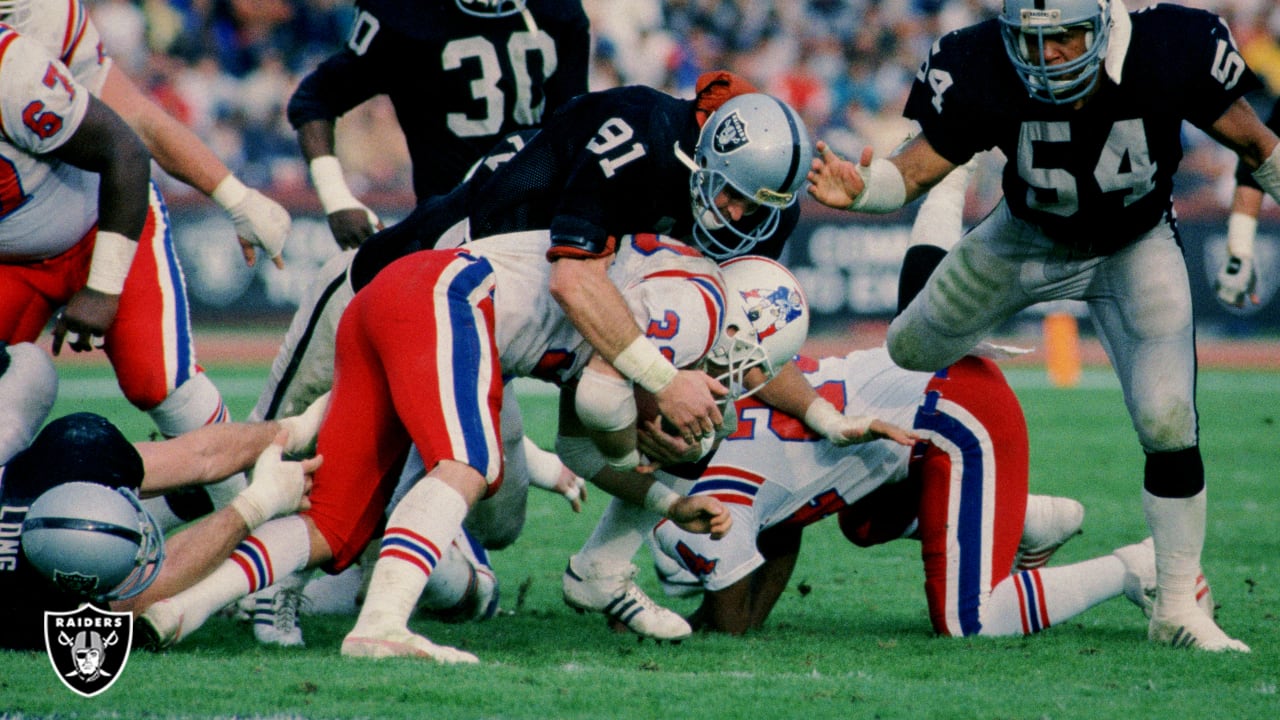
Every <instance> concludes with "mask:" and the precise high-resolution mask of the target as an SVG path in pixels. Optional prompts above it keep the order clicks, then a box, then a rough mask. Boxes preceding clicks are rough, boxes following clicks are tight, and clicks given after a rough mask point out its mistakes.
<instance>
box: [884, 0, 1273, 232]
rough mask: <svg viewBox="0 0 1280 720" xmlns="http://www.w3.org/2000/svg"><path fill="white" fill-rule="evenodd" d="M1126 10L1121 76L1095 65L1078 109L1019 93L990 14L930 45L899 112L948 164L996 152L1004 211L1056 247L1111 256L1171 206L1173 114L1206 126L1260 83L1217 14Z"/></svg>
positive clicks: (1176, 151)
mask: <svg viewBox="0 0 1280 720" xmlns="http://www.w3.org/2000/svg"><path fill="white" fill-rule="evenodd" d="M1129 17H1130V18H1131V19H1132V22H1133V25H1132V36H1131V39H1130V42H1129V47H1128V52H1127V54H1126V56H1125V60H1124V64H1123V72H1122V74H1121V81H1120V83H1119V84H1118V85H1117V84H1116V83H1114V82H1112V81H1111V80H1110V79H1109V78H1107V77H1106V76H1105V71H1100V72H1103V75H1104V77H1103V78H1102V79H1101V80H1100V82H1099V87H1098V89H1097V91H1096V92H1095V93H1094V94H1093V95H1092V96H1091V97H1089V98H1088V100H1087V101H1086V102H1085V104H1084V106H1083V107H1082V108H1080V109H1078V110H1073V109H1072V108H1071V106H1069V105H1067V106H1054V105H1051V104H1048V103H1045V102H1041V101H1038V100H1035V99H1033V98H1031V97H1029V95H1028V93H1027V90H1026V88H1025V86H1024V85H1023V84H1022V82H1021V81H1020V80H1019V79H1018V76H1017V74H1016V73H1015V72H1014V69H1013V65H1012V64H1011V63H1010V62H1009V60H1008V58H1007V56H1006V55H1005V50H1004V45H1003V42H1002V40H1001V37H1000V27H999V21H998V20H990V21H987V22H984V23H979V24H977V25H974V26H971V27H968V28H965V29H963V30H958V31H955V32H952V33H950V34H948V35H946V36H944V37H943V38H942V39H941V40H939V41H938V42H937V43H936V44H935V45H934V47H933V51H932V53H931V54H930V56H929V59H928V60H927V61H926V62H925V64H924V65H923V66H922V67H921V69H920V71H919V72H918V73H917V75H916V82H915V84H914V85H913V86H912V88H911V94H910V96H909V97H908V99H907V106H906V110H905V112H904V114H905V115H906V116H907V117H908V118H910V119H913V120H916V121H918V122H919V123H920V126H921V129H922V132H923V134H924V136H925V137H926V138H927V139H928V141H929V142H930V144H931V145H932V146H933V147H934V149H935V150H937V151H938V153H939V154H941V155H942V156H943V157H945V158H946V159H947V160H949V161H951V162H953V163H956V164H960V163H963V162H965V161H966V160H968V159H969V158H970V157H971V156H972V155H973V154H974V153H976V152H978V151H981V150H985V149H988V148H991V147H993V146H996V147H999V148H1000V149H1001V150H1002V151H1003V152H1004V154H1005V157H1006V158H1008V163H1007V164H1006V165H1005V169H1004V178H1003V188H1004V194H1005V200H1006V202H1007V203H1008V205H1009V209H1010V211H1011V212H1012V213H1013V214H1014V216H1016V217H1019V218H1022V219H1023V220H1026V221H1028V222H1031V223H1034V224H1036V225H1038V226H1039V227H1040V228H1042V229H1043V230H1044V232H1045V233H1046V234H1047V235H1048V236H1049V237H1051V238H1053V239H1054V240H1055V241H1056V242H1059V243H1062V244H1064V245H1069V246H1072V247H1074V248H1077V249H1080V250H1083V251H1085V252H1089V253H1093V254H1109V253H1111V252H1114V251H1116V250H1118V249H1119V248H1121V247H1124V246H1125V245H1126V244H1128V243H1130V242H1132V241H1134V240H1135V239H1136V238H1137V237H1138V236H1140V235H1141V234H1142V233H1144V232H1146V231H1147V230H1149V229H1151V228H1152V227H1153V226H1155V224H1156V223H1158V222H1159V221H1160V219H1161V218H1162V217H1163V216H1164V215H1165V214H1166V213H1167V212H1169V211H1170V208H1171V206H1172V193H1173V175H1174V172H1175V171H1176V170H1177V167H1178V162H1179V161H1180V160H1181V159H1182V142H1181V135H1180V134H1181V132H1182V122H1183V120H1186V121H1188V122H1190V123H1192V124H1193V125H1195V126H1197V127H1200V128H1208V127H1209V126H1210V125H1212V124H1213V122H1214V121H1216V120H1217V119H1218V118H1219V117H1220V116H1221V115H1222V113H1223V112H1225V111H1226V109H1227V108H1228V107H1229V106H1230V105H1231V103H1232V102H1234V101H1235V100H1236V99H1237V98H1239V97H1240V96H1241V95H1243V94H1245V93H1246V92H1249V91H1251V90H1254V89H1256V88H1257V87H1259V86H1260V84H1259V82H1258V80H1257V78H1256V77H1255V76H1254V74H1253V73H1252V72H1251V71H1250V70H1249V69H1248V67H1246V65H1245V63H1244V61H1243V60H1242V59H1241V57H1240V54H1239V53H1238V52H1237V50H1236V47H1235V43H1234V41H1233V40H1232V38H1231V33H1230V31H1229V30H1228V28H1227V26H1226V24H1225V23H1224V22H1223V21H1222V20H1221V19H1220V18H1218V17H1217V16H1216V15H1213V14H1211V13H1207V12H1204V11H1201V10H1192V9H1188V8H1183V7H1179V6H1174V5H1158V6H1156V7H1153V8H1150V9H1146V10H1141V11H1138V12H1134V13H1131V14H1130V15H1129ZM1111 41H1112V42H1113V43H1115V42H1117V41H1118V38H1117V36H1116V34H1115V33H1112V36H1111Z"/></svg>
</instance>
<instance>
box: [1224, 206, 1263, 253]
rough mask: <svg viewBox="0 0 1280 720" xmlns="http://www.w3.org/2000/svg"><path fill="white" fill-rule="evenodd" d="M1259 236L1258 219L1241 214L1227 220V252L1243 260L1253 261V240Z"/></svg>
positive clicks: (1235, 213) (1234, 213)
mask: <svg viewBox="0 0 1280 720" xmlns="http://www.w3.org/2000/svg"><path fill="white" fill-rule="evenodd" d="M1257 234H1258V218H1256V217H1253V216H1252V215H1246V214H1245V213H1241V212H1233V213H1231V217H1229V218H1228V219H1227V252H1228V253H1230V255H1231V256H1232V257H1238V258H1240V259H1241V260H1252V259H1253V239H1254V237H1255V236H1256V235H1257Z"/></svg>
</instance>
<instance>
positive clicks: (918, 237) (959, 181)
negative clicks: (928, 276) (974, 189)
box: [910, 160, 974, 251]
mask: <svg viewBox="0 0 1280 720" xmlns="http://www.w3.org/2000/svg"><path fill="white" fill-rule="evenodd" d="M973 168H974V161H973V160H970V161H969V162H967V163H965V164H964V165H961V166H960V167H957V168H956V169H955V170H952V171H951V172H950V173H948V174H947V176H946V177H945V178H943V179H942V181H941V182H939V183H938V184H937V185H934V186H933V187H932V188H930V190H929V194H928V195H926V196H925V199H924V201H923V202H921V203H920V210H919V211H918V212H917V213H916V219H915V222H914V223H912V225H911V243H910V244H911V245H913V246H914V245H934V246H937V247H939V248H942V250H944V251H950V250H951V248H953V247H955V246H956V243H958V242H960V237H961V236H962V235H963V234H964V200H965V188H966V187H967V186H968V185H969V178H970V177H971V176H972V175H973Z"/></svg>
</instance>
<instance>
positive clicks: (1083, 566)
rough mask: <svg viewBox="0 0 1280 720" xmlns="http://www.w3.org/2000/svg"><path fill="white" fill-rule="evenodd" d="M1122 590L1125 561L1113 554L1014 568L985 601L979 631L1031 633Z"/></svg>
mask: <svg viewBox="0 0 1280 720" xmlns="http://www.w3.org/2000/svg"><path fill="white" fill-rule="evenodd" d="M1122 592H1124V563H1123V562H1121V561H1120V558H1118V557H1116V556H1114V555H1103V556H1102V557H1098V558H1094V559H1092V560H1086V561H1084V562H1079V563H1075V564H1073V565H1060V566H1058V567H1045V568H1040V569H1037V570H1026V571H1023V572H1020V573H1015V574H1013V575H1010V576H1009V577H1007V578H1005V579H1004V580H1001V581H1000V584H998V585H996V587H995V589H994V590H992V591H991V596H990V597H989V598H988V599H987V601H986V602H984V603H983V607H982V612H981V616H982V630H981V631H979V633H978V634H979V635H987V636H999V635H1030V634H1032V633H1037V632H1040V631H1041V630H1044V629H1045V628H1047V627H1049V626H1050V625H1052V624H1056V623H1061V622H1065V621H1066V620H1068V619H1070V618H1073V617H1075V616H1076V615H1079V614H1080V613H1082V612H1084V611H1085V610H1088V609H1089V608H1091V607H1093V606H1094V605H1097V604H1098V603H1100V602H1102V601H1104V600H1110V599H1111V598H1113V597H1115V596H1117V595H1119V594H1121V593H1122Z"/></svg>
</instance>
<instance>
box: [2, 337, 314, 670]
mask: <svg viewBox="0 0 1280 720" xmlns="http://www.w3.org/2000/svg"><path fill="white" fill-rule="evenodd" d="M56 392H57V375H56V374H55V372H54V369H53V365H52V363H50V361H49V358H48V355H47V354H46V353H45V351H43V350H41V349H40V348H38V347H36V346H35V345H32V344H31V343H21V344H18V345H14V346H8V347H5V346H4V345H3V344H2V343H0V427H2V428H5V429H6V430H7V431H14V430H16V431H14V432H10V433H9V434H7V435H6V436H5V438H4V443H3V446H2V447H0V463H3V465H0V527H3V528H4V531H5V533H6V535H7V534H8V533H9V531H10V529H14V530H16V529H17V528H23V529H22V530H21V534H20V535H19V536H18V542H16V543H11V544H10V543H6V544H4V546H3V550H2V551H0V598H3V602H2V603H0V613H3V616H4V617H5V618H6V622H4V623H3V624H0V647H4V648H17V649H38V648H42V647H44V640H43V628H44V612H45V611H46V610H53V611H64V610H73V609H75V608H76V607H78V606H79V605H80V603H82V602H85V601H88V600H92V601H95V602H99V603H107V602H110V603H111V606H112V608H113V609H116V610H130V609H132V610H137V609H141V608H144V607H146V606H147V605H148V604H149V603H151V602H153V601H155V600H156V599H158V598H160V597H164V596H167V595H169V594H172V593H174V592H177V591H178V590H181V589H182V588H185V587H187V586H189V585H191V584H193V583H194V582H196V581H197V580H199V579H200V578H201V577H203V576H204V575H206V574H207V573H208V572H210V571H211V570H212V569H213V568H214V567H216V566H217V563H219V562H220V561H221V560H222V559H223V558H225V557H226V555H227V553H229V552H230V551H231V548H233V547H234V546H235V544H236V543H238V542H239V541H240V540H243V539H244V538H245V536H247V535H248V533H249V531H251V530H252V529H253V528H255V527H257V526H258V525H260V524H261V523H263V522H264V521H266V520H268V519H270V518H272V517H275V516H278V515H283V514H287V513H290V512H293V511H294V510H296V509H297V508H298V507H299V506H300V504H301V505H302V506H303V507H305V499H304V491H305V486H306V483H307V478H308V477H309V476H310V474H311V473H312V472H314V470H315V469H316V467H318V466H319V465H320V462H321V461H320V459H319V458H313V459H310V460H306V461H303V462H300V463H299V462H284V461H282V459H281V457H282V453H285V452H288V453H291V454H292V453H297V452H303V451H306V450H308V449H309V448H310V446H311V445H312V444H313V443H314V441H315V434H316V431H317V429H318V426H319V420H320V416H321V415H322V414H323V410H324V403H323V402H318V403H317V404H316V405H315V406H314V407H313V408H311V409H310V410H308V412H307V413H304V414H303V415H302V416H299V417H292V418H284V419H282V420H280V421H278V422H263V423H218V424H215V425H209V426H206V427H202V428H200V429H198V430H194V431H192V432H190V433H187V434H185V435H182V436H180V437H177V438H174V439H171V440H164V441H160V442H140V443H136V444H130V443H129V442H128V441H127V440H126V439H125V438H124V436H123V435H122V434H121V433H120V431H119V430H118V429H117V428H116V427H115V426H114V425H112V424H111V423H110V422H109V421H107V420H106V419H105V418H103V417H101V416H98V415H93V414H91V413H75V414H73V415H67V416H65V417H61V418H58V419H56V420H54V421H52V422H50V423H49V424H48V425H46V426H45V427H44V428H43V429H42V430H40V432H39V433H38V434H37V433H36V429H37V428H39V427H40V426H41V425H42V424H43V423H44V420H45V418H46V417H47V415H48V412H49V409H50V408H51V407H52V405H53V398H54V397H55V395H56ZM273 440H274V444H273ZM249 468H254V472H253V475H254V481H253V483H252V484H251V485H249V486H248V487H247V488H246V489H244V490H243V491H241V492H240V494H239V495H237V496H236V497H235V498H234V499H233V500H232V502H231V503H230V504H228V505H227V506H226V507H225V508H223V509H221V510H219V511H217V512H215V513H213V514H210V515H207V516H206V517H204V518H203V519H201V520H200V521H199V522H197V523H195V524H193V525H191V526H188V527H187V528H184V529H183V530H182V531H180V532H179V533H177V534H176V535H174V536H173V537H171V538H169V540H168V541H167V553H162V552H161V549H162V548H163V547H165V546H166V543H165V542H164V541H163V532H162V531H161V530H160V528H159V527H158V526H157V525H156V524H155V521H154V520H153V519H152V518H151V516H150V515H149V514H148V513H147V512H146V510H144V509H143V508H142V506H141V505H140V504H139V503H138V500H137V499H136V498H135V497H134V495H135V493H136V495H137V496H141V497H148V496H156V495H159V494H162V493H165V492H170V491H173V490H175V489H180V488H183V487H189V486H192V485H199V484H207V483H210V482H216V481H219V480H222V479H224V478H226V477H228V476H230V475H233V474H235V473H238V472H243V471H246V470H248V469H249ZM71 483H76V485H75V486H74V487H71V486H70V484H71ZM116 489H119V492H117V491H116ZM55 493H56V494H57V496H58V497H57V502H56V505H57V506H58V507H59V508H60V509H59V510H58V512H57V513H56V517H50V516H49V515H48V513H41V514H39V516H38V517H33V516H31V515H29V513H28V511H29V510H32V509H33V508H37V506H36V502H37V501H44V502H46V503H49V502H54V498H53V494H55ZM104 493H105V494H104ZM122 503H123V505H122ZM103 522H105V523H108V524H115V525H117V526H119V527H123V528H125V529H126V530H132V531H133V534H132V536H131V537H132V540H131V541H130V542H125V543H123V544H122V545H121V544H119V543H117V544H114V545H113V544H112V542H114V541H111V540H110V538H115V537H117V536H116V535H114V534H113V533H112V532H111V531H110V530H108V529H106V528H103V527H101V526H99V525H94V523H103ZM33 533H34V534H33ZM86 536H87V537H86ZM29 541H30V543H31V544H30V546H28V542H29ZM122 553H123V554H122ZM162 557H163V562H162V561H161V558H162ZM121 568H123V571H119V570H120V569H121ZM117 571H119V572H117Z"/></svg>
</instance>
